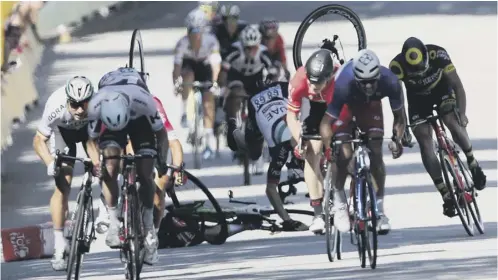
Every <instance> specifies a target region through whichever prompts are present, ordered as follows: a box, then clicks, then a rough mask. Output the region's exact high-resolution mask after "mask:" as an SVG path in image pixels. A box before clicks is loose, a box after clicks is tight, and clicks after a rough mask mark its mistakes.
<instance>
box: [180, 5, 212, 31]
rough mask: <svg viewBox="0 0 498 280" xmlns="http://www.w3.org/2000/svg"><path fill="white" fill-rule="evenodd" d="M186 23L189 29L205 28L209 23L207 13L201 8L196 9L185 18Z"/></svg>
mask: <svg viewBox="0 0 498 280" xmlns="http://www.w3.org/2000/svg"><path fill="white" fill-rule="evenodd" d="M185 25H186V27H187V28H188V29H194V28H204V27H206V25H207V18H206V14H205V13H204V12H203V11H202V10H201V9H194V10H192V11H191V12H190V13H188V15H187V18H186V19H185Z"/></svg>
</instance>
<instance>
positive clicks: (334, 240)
mask: <svg viewBox="0 0 498 280" xmlns="http://www.w3.org/2000/svg"><path fill="white" fill-rule="evenodd" d="M331 177H332V171H331V170H330V163H329V168H327V172H326V176H325V179H324V180H325V183H324V184H323V185H324V189H325V194H324V196H323V197H324V198H325V205H324V206H323V209H324V211H325V234H326V240H327V255H328V257H329V261H330V262H333V261H334V258H335V256H336V254H337V258H338V259H340V254H341V253H340V252H339V250H338V249H340V247H341V246H340V244H339V243H340V242H341V234H340V232H339V231H338V230H337V228H336V227H335V226H334V221H333V219H334V217H333V215H332V208H333V205H334V195H333V192H332V183H331V182H332V178H331Z"/></svg>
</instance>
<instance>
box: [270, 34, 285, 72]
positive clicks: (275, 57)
mask: <svg viewBox="0 0 498 280" xmlns="http://www.w3.org/2000/svg"><path fill="white" fill-rule="evenodd" d="M266 47H267V48H268V53H269V54H270V58H271V59H272V61H280V62H281V63H282V65H287V56H286V55H285V44H284V39H283V38H282V36H280V34H278V35H277V38H276V41H275V42H274V43H273V45H271V46H266Z"/></svg>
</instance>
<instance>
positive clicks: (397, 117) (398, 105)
mask: <svg viewBox="0 0 498 280" xmlns="http://www.w3.org/2000/svg"><path fill="white" fill-rule="evenodd" d="M387 73H389V74H390V75H389V76H388V79H389V82H390V86H389V88H388V90H387V91H388V92H387V94H388V95H387V96H388V98H389V104H390V105H391V110H392V112H393V116H394V121H393V130H394V131H396V133H395V134H396V135H395V136H396V139H400V140H401V139H402V137H403V135H404V133H405V127H406V123H407V121H406V113H405V100H404V98H403V96H404V95H403V87H402V86H401V82H400V81H399V80H398V77H397V76H396V75H395V74H394V73H392V72H387Z"/></svg>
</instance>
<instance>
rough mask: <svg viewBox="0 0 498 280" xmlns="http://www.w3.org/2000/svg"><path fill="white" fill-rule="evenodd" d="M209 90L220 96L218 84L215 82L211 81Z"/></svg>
mask: <svg viewBox="0 0 498 280" xmlns="http://www.w3.org/2000/svg"><path fill="white" fill-rule="evenodd" d="M209 91H210V92H211V93H212V94H214V96H220V86H219V85H218V83H217V82H213V85H212V86H211V88H209Z"/></svg>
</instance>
